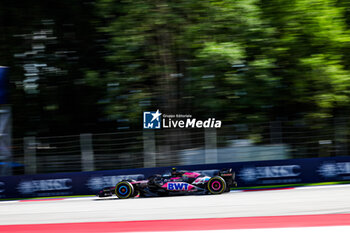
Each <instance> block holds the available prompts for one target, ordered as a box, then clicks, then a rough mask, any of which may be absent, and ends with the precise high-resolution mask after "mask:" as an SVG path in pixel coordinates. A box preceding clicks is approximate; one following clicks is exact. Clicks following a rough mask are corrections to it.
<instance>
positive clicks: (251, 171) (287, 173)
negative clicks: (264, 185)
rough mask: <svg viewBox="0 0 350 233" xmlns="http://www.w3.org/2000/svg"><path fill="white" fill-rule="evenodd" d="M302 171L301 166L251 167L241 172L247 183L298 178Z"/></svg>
mask: <svg viewBox="0 0 350 233" xmlns="http://www.w3.org/2000/svg"><path fill="white" fill-rule="evenodd" d="M300 170H301V169H300V166H299V165H283V166H268V167H249V168H243V169H242V170H241V172H240V177H242V179H243V180H244V181H247V182H249V181H255V180H257V179H268V178H285V177H296V176H299V175H300V174H301V172H300Z"/></svg>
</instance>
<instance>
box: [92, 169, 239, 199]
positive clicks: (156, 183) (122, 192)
mask: <svg viewBox="0 0 350 233" xmlns="http://www.w3.org/2000/svg"><path fill="white" fill-rule="evenodd" d="M236 186H237V182H236V181H235V173H234V172H232V169H222V170H220V171H218V172H217V175H213V176H208V175H207V174H205V173H204V172H200V171H199V172H192V171H184V170H181V171H177V170H176V168H173V169H172V170H171V172H169V173H166V174H164V175H158V174H156V175H153V176H151V177H149V178H148V179H147V180H139V181H136V180H131V179H130V180H123V181H120V182H119V183H117V184H116V186H115V187H108V188H104V189H103V190H101V191H100V192H99V193H98V194H97V195H98V196H99V197H108V196H112V195H114V194H115V195H116V196H117V197H118V198H120V199H126V198H130V197H157V196H171V195H185V194H221V193H224V192H229V191H230V188H231V187H236Z"/></svg>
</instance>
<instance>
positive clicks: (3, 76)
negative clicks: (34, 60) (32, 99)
mask: <svg viewBox="0 0 350 233" xmlns="http://www.w3.org/2000/svg"><path fill="white" fill-rule="evenodd" d="M8 92H9V80H8V68H7V67H4V66H0V104H8Z"/></svg>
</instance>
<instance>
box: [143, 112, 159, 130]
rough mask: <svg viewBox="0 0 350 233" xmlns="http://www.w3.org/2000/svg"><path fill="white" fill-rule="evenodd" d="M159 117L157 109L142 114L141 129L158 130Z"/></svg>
mask: <svg viewBox="0 0 350 233" xmlns="http://www.w3.org/2000/svg"><path fill="white" fill-rule="evenodd" d="M161 115H162V113H160V112H159V109H158V110H157V111H156V112H143V128H144V129H160V128H161Z"/></svg>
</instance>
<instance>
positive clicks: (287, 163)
mask: <svg viewBox="0 0 350 233" xmlns="http://www.w3.org/2000/svg"><path fill="white" fill-rule="evenodd" d="M221 168H233V170H234V171H235V172H236V177H237V182H238V185H239V186H241V187H249V186H257V185H276V184H295V183H314V182H326V181H345V180H350V156H344V157H329V158H311V159H291V160H273V161H258V162H240V163H220V164H204V165H192V166H179V167H178V169H186V170H213V169H221ZM169 169H170V168H169V167H161V168H140V169H127V170H110V171H97V172H77V173H56V174H41V175H24V176H8V177H0V198H18V197H38V196H57V195H84V194H96V193H97V192H98V191H99V190H100V189H102V188H104V187H108V186H114V185H115V184H116V183H117V182H118V181H120V180H122V179H125V178H127V177H130V176H131V178H133V179H144V177H146V178H147V177H149V176H151V175H153V174H162V173H164V172H167V171H169ZM209 172H210V171H209Z"/></svg>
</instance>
